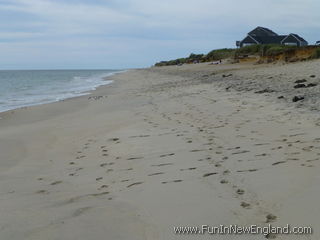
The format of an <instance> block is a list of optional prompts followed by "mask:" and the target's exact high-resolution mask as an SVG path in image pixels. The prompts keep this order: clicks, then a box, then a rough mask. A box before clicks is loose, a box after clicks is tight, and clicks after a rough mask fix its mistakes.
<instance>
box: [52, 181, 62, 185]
mask: <svg viewBox="0 0 320 240" xmlns="http://www.w3.org/2000/svg"><path fill="white" fill-rule="evenodd" d="M60 183H62V181H55V182H52V183H50V185H52V186H54V185H58V184H60Z"/></svg>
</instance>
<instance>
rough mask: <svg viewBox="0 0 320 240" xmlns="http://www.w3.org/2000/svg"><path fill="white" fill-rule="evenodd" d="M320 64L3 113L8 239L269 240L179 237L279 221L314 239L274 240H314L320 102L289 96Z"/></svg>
mask: <svg viewBox="0 0 320 240" xmlns="http://www.w3.org/2000/svg"><path fill="white" fill-rule="evenodd" d="M319 63H320V62H319V61H313V62H306V63H296V64H289V65H284V66H282V65H276V66H274V65H258V66H255V65H250V64H242V65H241V64H222V65H208V64H195V65H187V66H181V67H177V66H172V67H163V68H150V69H140V70H131V71H128V72H126V73H122V74H119V75H116V76H113V77H112V80H114V82H113V83H112V84H111V85H108V86H104V87H100V88H99V89H97V90H96V91H94V92H92V93H91V95H87V96H82V97H77V98H73V99H68V100H65V101H61V102H57V103H52V104H45V105H41V106H34V107H28V108H23V109H18V110H13V111H9V112H5V113H1V114H0V117H1V119H0V194H1V195H0V216H1V217H0V239H10V240H16V239H17V240H18V239H19V240H20V239H27V240H28V239H30V240H31V239H32V240H38V239H39V240H43V239H50V240H51V239H52V240H53V239H55V240H58V239H64V240H76V239H90V240H96V239H99V240H100V239H111V240H117V239H119V240H125V239H128V240H135V239H137V240H142V239H163V240H168V239H208V238H213V239H265V237H264V236H263V235H241V236H232V235H231V236H230V235H228V236H210V235H207V234H205V235H190V236H186V235H183V236H182V235H176V234H174V231H173V227H176V226H201V225H204V224H206V225H209V226H218V225H220V224H224V225H229V224H239V225H250V224H256V225H260V226H265V225H266V224H268V223H267V222H270V221H272V224H273V225H275V226H284V225H286V224H291V225H292V226H312V227H313V231H314V233H313V234H312V235H305V236H294V235H290V236H286V235H281V236H277V239H319V238H320V232H319V229H317V228H318V226H319V220H320V207H319V203H318V202H319V193H320V191H319V190H320V184H319V183H320V178H319V168H320V165H319V163H320V161H319V160H320V146H319V143H320V134H319V133H320V131H319V124H320V120H319V116H318V112H317V111H316V108H315V107H314V108H312V109H310V108H308V106H309V105H308V102H312V103H314V105H313V106H317V104H316V103H317V101H318V99H317V96H316V94H313V92H312V91H315V90H313V88H308V89H303V90H299V89H298V90H292V87H293V86H294V85H293V84H294V81H296V80H298V78H299V79H300V78H306V79H307V80H308V81H311V80H312V82H317V81H320V78H319V77H320V72H319V70H318V69H319V68H318V66H319ZM311 75H315V77H312V78H311V80H310V76H311ZM270 77H272V78H270ZM275 79H276V80H275ZM268 80H269V81H268ZM248 86H250V88H249V87H248ZM280 86H281V87H280ZM315 87H316V88H317V86H315ZM266 88H269V89H273V90H276V91H275V92H274V91H271V92H266V93H262V94H259V93H255V92H257V91H260V90H264V89H266ZM295 91H303V92H295ZM315 92H316V91H315ZM295 94H300V95H301V94H303V95H304V96H306V99H305V100H303V101H300V102H297V103H293V102H292V101H291V98H292V96H294V95H295ZM279 95H282V96H284V98H281V99H278V97H279ZM269 237H271V236H269Z"/></svg>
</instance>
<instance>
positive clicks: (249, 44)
mask: <svg viewBox="0 0 320 240" xmlns="http://www.w3.org/2000/svg"><path fill="white" fill-rule="evenodd" d="M252 45H255V43H244V44H243V47H246V46H252Z"/></svg>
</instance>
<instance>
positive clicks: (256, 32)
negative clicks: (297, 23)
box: [236, 27, 308, 47]
mask: <svg viewBox="0 0 320 240" xmlns="http://www.w3.org/2000/svg"><path fill="white" fill-rule="evenodd" d="M254 44H283V45H290V46H299V47H301V46H307V45H308V42H307V41H306V40H304V39H303V38H302V37H300V36H299V35H298V34H294V33H290V34H289V35H278V34H277V33H275V32H273V31H271V30H270V29H268V28H264V27H257V28H255V29H253V30H252V31H251V32H249V33H248V34H247V36H246V37H245V38H244V39H243V40H242V41H237V42H236V45H237V47H245V46H250V45H254Z"/></svg>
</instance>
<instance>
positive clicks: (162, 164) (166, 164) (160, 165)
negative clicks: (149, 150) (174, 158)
mask: <svg viewBox="0 0 320 240" xmlns="http://www.w3.org/2000/svg"><path fill="white" fill-rule="evenodd" d="M169 165H173V163H161V164H157V165H151V166H152V167H163V166H169Z"/></svg>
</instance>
